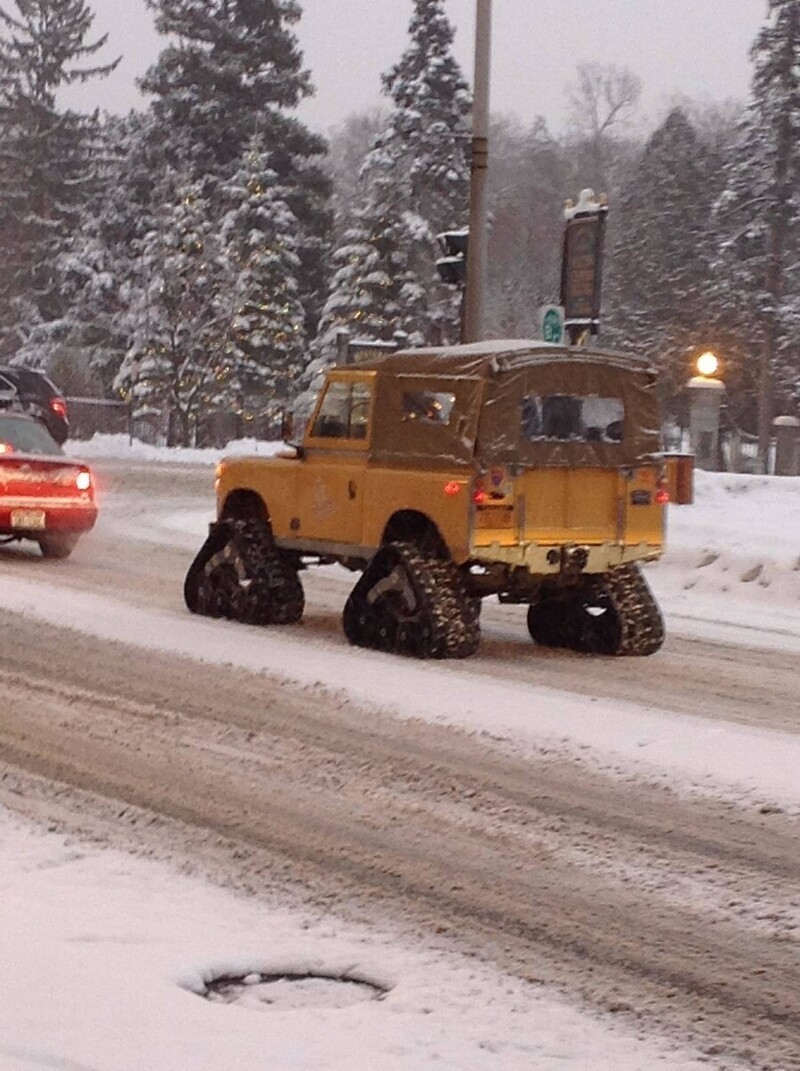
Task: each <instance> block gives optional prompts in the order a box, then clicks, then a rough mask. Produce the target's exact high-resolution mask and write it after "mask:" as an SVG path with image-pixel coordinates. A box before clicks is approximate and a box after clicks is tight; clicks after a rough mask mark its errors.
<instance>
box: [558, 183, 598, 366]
mask: <svg viewBox="0 0 800 1071" xmlns="http://www.w3.org/2000/svg"><path fill="white" fill-rule="evenodd" d="M607 215H608V202H607V200H606V199H605V197H600V198H595V196H594V193H593V192H592V190H582V191H581V196H580V198H579V200H578V203H577V205H573V204H572V202H571V201H568V202H567V208H566V209H565V211H564V216H565V217H566V221H567V222H566V228H565V230H564V250H563V255H562V260H561V304H562V305H563V306H564V317H565V320H566V330H567V333H568V334H569V337H570V343H571V344H572V345H576V344H577V342H578V340H579V339H581V338H582V337H585V336H586V334H589V333H591V334H592V335H596V334H597V333H598V331H599V329H600V296H601V288H602V274H603V245H604V240H605V227H606V216H607Z"/></svg>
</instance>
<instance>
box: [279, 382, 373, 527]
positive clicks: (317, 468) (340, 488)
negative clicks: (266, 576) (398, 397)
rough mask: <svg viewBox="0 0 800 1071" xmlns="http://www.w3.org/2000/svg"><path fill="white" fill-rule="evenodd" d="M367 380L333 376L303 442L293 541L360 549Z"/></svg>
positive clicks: (368, 402)
mask: <svg viewBox="0 0 800 1071" xmlns="http://www.w3.org/2000/svg"><path fill="white" fill-rule="evenodd" d="M372 387H373V379H372V377H363V378H357V377H355V376H353V374H352V373H338V374H337V373H333V374H332V375H331V378H330V379H329V381H328V383H327V386H326V387H325V393H324V394H323V396H322V398H321V399H320V402H319V405H318V406H317V410H316V412H315V414H314V418H313V422H312V424H311V426H310V428H309V431H308V433H307V435H306V439H305V442H304V448H305V459H304V462H303V474H302V477H301V481H300V488H299V496H298V517H297V520H298V522H299V527H298V529H297V531H296V533H295V534H296V535H297V537H298V538H300V539H303V540H313V541H317V540H325V541H327V542H335V543H349V544H355V545H360V543H361V534H362V523H363V512H364V475H365V468H366V461H367V450H368V448H369V435H370V418H371V413H372Z"/></svg>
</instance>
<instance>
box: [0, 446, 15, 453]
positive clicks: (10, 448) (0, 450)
mask: <svg viewBox="0 0 800 1071" xmlns="http://www.w3.org/2000/svg"><path fill="white" fill-rule="evenodd" d="M13 453H14V447H13V446H12V445H11V443H0V454H13Z"/></svg>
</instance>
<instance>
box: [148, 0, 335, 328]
mask: <svg viewBox="0 0 800 1071" xmlns="http://www.w3.org/2000/svg"><path fill="white" fill-rule="evenodd" d="M147 3H148V6H149V7H150V8H151V9H152V10H153V11H154V12H155V13H156V27H157V29H158V30H159V31H160V32H161V33H163V34H167V35H169V37H170V44H168V45H167V47H166V48H165V49H164V51H163V52H162V53H161V56H160V58H159V60H158V62H157V63H156V64H155V66H154V67H152V68H151V69H150V70H149V71H148V72H147V74H146V76H145V78H144V79H143V81H142V88H143V89H144V91H145V92H147V93H150V94H153V96H154V98H155V99H154V102H153V106H152V107H153V114H154V118H155V122H156V129H157V131H158V136H157V142H158V144H159V146H160V149H161V152H162V154H163V157H164V162H165V164H166V165H168V166H170V167H173V168H174V169H176V170H178V171H180V172H181V173H183V174H186V175H187V176H188V177H189V178H191V180H192V181H194V182H203V183H204V184H205V183H207V182H208V181H209V180H215V181H217V182H223V183H224V182H227V181H228V180H229V179H230V178H231V177H232V175H233V174H234V172H235V171H236V169H237V168H238V166H239V161H240V160H241V158H242V154H243V153H244V152H245V150H246V149H247V146H248V145H249V144H250V141H251V138H253V137H254V136H256V135H257V136H259V137H260V138H261V140H262V143H263V145H264V148H265V150H266V151H268V152H269V154H270V167H271V169H272V170H273V171H274V172H275V175H276V182H277V184H278V185H279V186H280V187H281V188H282V189H283V190H284V195H285V197H286V198H287V203H288V206H289V208H290V210H291V211H292V212H293V213H294V215H295V217H296V219H297V221H298V225H299V231H298V245H297V253H298V256H299V257H300V261H301V268H300V271H299V274H298V281H299V285H300V297H301V301H302V303H303V305H304V307H305V309H306V315H307V317H308V318H309V322H316V318H317V316H318V315H319V310H320V307H321V301H322V295H323V290H324V266H323V258H324V255H325V253H326V250H327V243H328V240H329V230H330V214H329V208H328V199H329V195H330V181H329V179H328V178H327V176H326V175H325V173H324V170H323V168H322V166H321V163H322V157H323V155H324V153H325V150H326V146H325V142H324V140H323V139H322V138H320V137H318V136H317V135H315V134H312V133H311V132H310V131H308V130H307V129H306V127H304V126H303V124H302V123H301V122H300V121H299V120H298V119H297V118H296V117H295V116H294V115H292V114H291V113H290V110H291V109H293V108H295V107H296V106H297V104H298V103H299V102H300V101H301V100H302V99H303V98H304V97H306V96H308V95H309V94H310V93H311V92H312V89H311V84H310V79H309V75H308V72H307V71H305V70H304V68H303V64H302V55H301V53H300V50H299V48H298V44H297V39H296V37H295V35H294V33H293V31H292V27H293V25H294V24H295V23H297V21H298V19H299V18H300V15H301V8H300V4H299V3H297V0H147ZM207 192H209V194H211V191H210V190H207Z"/></svg>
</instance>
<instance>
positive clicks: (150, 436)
mask: <svg viewBox="0 0 800 1071" xmlns="http://www.w3.org/2000/svg"><path fill="white" fill-rule="evenodd" d="M66 402H67V408H68V412H69V423H70V437H71V438H72V439H91V437H92V436H93V435H96V434H97V435H100V434H104V435H127V436H128V438H129V439H131V440H133V439H137V440H139V441H140V442H143V443H148V444H149V445H151V446H166V445H167V444H168V443H169V442H175V441H176V436H175V435H171V434H170V420H169V414H168V413H167V412H155V413H149V414H147V415H138V416H134V415H133V412H132V410H131V406H130V404H129V403H128V402H120V401H114V400H112V399H107V398H70V397H68V398H67V399H66ZM283 420H284V410H283V409H279V408H273V409H268V410H266V411H262V412H259V413H250V412H247V411H244V412H243V411H239V410H237V411H229V412H226V411H219V412H213V413H208V414H206V415H205V416H204V417H203V418H202V419H201V420H200V421H198V426H197V429H196V433H195V440H196V441H195V443H194V445H196V446H216V447H223V446H225V445H226V444H227V443H229V442H231V441H232V440H234V439H263V440H268V441H274V440H277V439H280V438H281V431H282V428H283Z"/></svg>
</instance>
